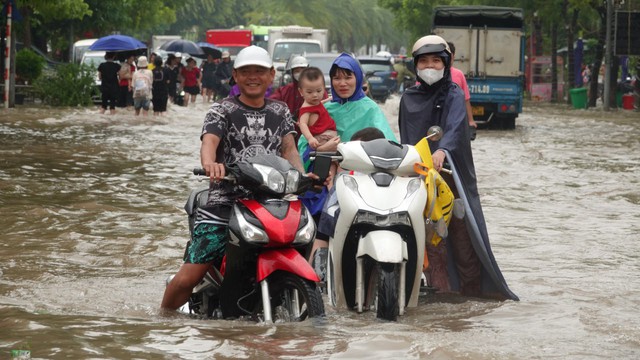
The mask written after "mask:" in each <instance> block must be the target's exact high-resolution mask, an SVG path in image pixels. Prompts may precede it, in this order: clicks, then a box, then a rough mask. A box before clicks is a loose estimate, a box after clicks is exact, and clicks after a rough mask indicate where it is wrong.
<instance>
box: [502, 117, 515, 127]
mask: <svg viewBox="0 0 640 360" xmlns="http://www.w3.org/2000/svg"><path fill="white" fill-rule="evenodd" d="M500 120H501V121H500V122H501V123H502V128H503V129H504V130H513V129H515V128H516V117H515V116H507V117H503V118H501V119H500Z"/></svg>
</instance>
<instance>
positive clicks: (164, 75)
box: [151, 56, 171, 115]
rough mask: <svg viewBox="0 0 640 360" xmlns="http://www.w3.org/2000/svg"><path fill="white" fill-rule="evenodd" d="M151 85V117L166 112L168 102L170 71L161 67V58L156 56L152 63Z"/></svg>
mask: <svg viewBox="0 0 640 360" xmlns="http://www.w3.org/2000/svg"><path fill="white" fill-rule="evenodd" d="M153 65H154V68H153V85H152V88H151V91H152V92H151V93H152V95H153V97H152V98H151V102H152V103H153V115H162V114H163V113H164V112H165V111H167V101H168V100H169V83H170V82H171V70H169V68H167V67H163V66H162V58H161V57H159V56H156V58H155V59H154V61H153Z"/></svg>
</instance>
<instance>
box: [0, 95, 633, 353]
mask: <svg viewBox="0 0 640 360" xmlns="http://www.w3.org/2000/svg"><path fill="white" fill-rule="evenodd" d="M198 101H201V98H200V97H198ZM397 104H398V99H397V98H392V99H390V100H389V101H388V102H387V103H386V104H384V105H382V107H383V109H384V110H385V113H386V114H387V116H388V117H389V119H390V120H391V123H392V124H393V125H394V127H396V128H397V126H396V125H397V124H396V121H395V118H396V115H397ZM206 109H207V106H206V105H204V104H201V103H200V102H199V103H198V104H197V105H196V107H195V108H189V109H187V108H177V107H172V108H170V109H169V112H168V114H169V116H165V117H159V118H158V117H153V116H149V117H146V118H145V117H135V116H133V115H132V114H118V115H116V116H107V115H99V114H97V111H96V110H95V109H93V108H92V109H82V108H80V109H62V110H60V109H49V108H24V107H23V108H18V109H9V110H1V111H0V259H1V261H0V359H5V358H8V357H9V355H8V354H9V352H10V350H14V349H22V350H30V351H31V357H32V358H33V359H55V358H70V359H87V358H99V359H104V358H111V359H129V358H137V359H162V358H165V359H176V358H181V359H206V358H210V359H213V358H215V359H227V358H228V359H258V358H260V359H266V358H282V359H326V358H332V359H347V358H377V359H412V358H413V359H424V358H427V357H428V358H430V359H474V360H475V359H542V358H557V359H601V358H610V359H635V358H638V357H639V356H640V316H638V309H639V308H640V114H639V113H633V112H629V111H617V112H610V113H604V112H602V111H600V110H599V109H595V110H572V109H569V108H568V107H567V106H566V105H556V106H552V105H548V104H542V105H540V104H535V103H529V106H527V107H525V110H524V113H523V114H522V115H521V116H520V117H519V118H518V120H517V127H516V129H515V131H487V130H480V131H478V136H477V139H476V140H475V141H474V142H473V143H472V147H473V151H474V158H475V164H476V171H477V175H478V187H479V190H480V196H481V201H482V204H483V208H484V213H485V217H486V219H487V226H488V229H489V236H490V239H491V243H492V247H493V252H494V254H495V257H496V259H497V262H498V264H499V265H500V267H501V269H502V273H503V275H504V277H505V279H506V280H507V283H508V284H509V286H510V288H511V290H513V292H515V293H516V294H517V295H518V296H519V297H520V300H521V301H519V302H513V301H507V302H493V301H483V300H468V299H462V298H458V297H451V296H448V297H447V296H441V297H439V296H437V297H430V298H423V299H422V300H421V304H420V305H419V306H418V307H417V308H412V309H408V312H407V314H406V315H405V316H403V317H401V318H400V319H399V321H398V323H387V322H380V321H377V320H375V314H374V313H371V312H369V313H365V314H361V315H358V314H356V313H354V312H347V311H342V310H340V311H336V310H335V309H333V308H331V307H330V306H329V305H328V304H327V303H325V304H326V309H327V313H328V314H327V317H326V319H323V320H322V321H315V322H312V321H307V322H304V323H299V324H283V325H277V326H265V325H257V324H254V323H251V322H247V321H203V320H195V319H190V318H187V317H182V316H176V317H172V318H167V317H162V316H160V315H159V314H158V308H159V305H160V300H161V298H162V294H163V291H164V281H165V278H166V277H167V276H168V275H170V274H172V273H174V272H175V271H176V270H177V269H178V267H179V266H180V264H181V261H182V254H183V251H184V246H185V244H186V241H187V239H188V225H187V218H186V214H185V213H184V210H183V209H182V207H183V205H184V202H185V201H186V197H187V195H188V193H189V190H190V189H191V188H193V187H198V186H202V185H203V183H200V182H198V181H197V179H196V178H195V177H194V176H193V175H190V170H191V169H192V168H193V167H195V166H199V146H200V140H199V134H200V130H201V126H202V121H203V118H204V113H205V112H206Z"/></svg>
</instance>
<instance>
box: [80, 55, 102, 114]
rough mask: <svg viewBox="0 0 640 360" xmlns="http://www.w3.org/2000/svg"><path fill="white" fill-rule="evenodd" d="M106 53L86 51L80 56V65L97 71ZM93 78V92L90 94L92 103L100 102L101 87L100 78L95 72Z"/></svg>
mask: <svg viewBox="0 0 640 360" xmlns="http://www.w3.org/2000/svg"><path fill="white" fill-rule="evenodd" d="M105 54H106V52H104V51H87V52H85V53H84V54H83V55H82V61H81V62H80V64H81V65H87V66H92V67H93V68H94V69H96V70H97V69H98V66H100V64H102V63H103V62H105V61H106V60H105V58H104V56H105ZM93 76H94V83H95V91H93V92H92V94H91V99H92V100H93V101H94V102H101V101H102V99H101V95H100V85H101V83H102V82H101V81H100V76H99V75H98V71H96V72H95V74H94V75H93Z"/></svg>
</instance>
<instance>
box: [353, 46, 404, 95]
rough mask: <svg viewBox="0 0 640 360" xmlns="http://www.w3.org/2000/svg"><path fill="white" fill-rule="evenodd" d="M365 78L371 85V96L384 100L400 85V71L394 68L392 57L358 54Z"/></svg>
mask: <svg viewBox="0 0 640 360" xmlns="http://www.w3.org/2000/svg"><path fill="white" fill-rule="evenodd" d="M358 61H359V62H360V66H361V67H362V72H364V75H365V78H366V79H367V80H368V81H369V85H370V86H371V89H370V92H371V96H372V97H373V98H374V99H375V100H378V101H381V102H384V101H385V100H387V98H388V97H389V95H391V94H392V93H394V92H395V91H396V89H397V87H398V82H397V77H398V72H397V71H395V69H394V68H393V63H392V62H391V58H389V57H382V56H358Z"/></svg>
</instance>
